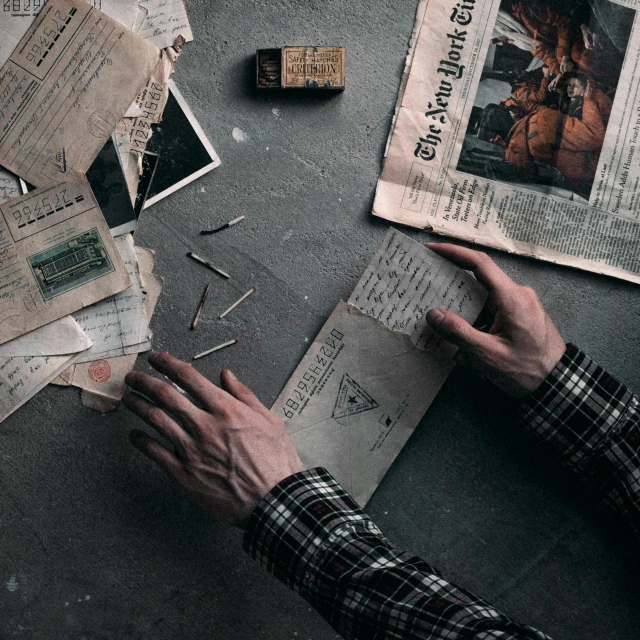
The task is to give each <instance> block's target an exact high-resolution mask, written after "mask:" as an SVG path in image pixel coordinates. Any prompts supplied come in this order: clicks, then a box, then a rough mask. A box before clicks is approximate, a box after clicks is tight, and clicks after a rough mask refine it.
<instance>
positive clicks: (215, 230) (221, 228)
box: [200, 216, 244, 236]
mask: <svg viewBox="0 0 640 640" xmlns="http://www.w3.org/2000/svg"><path fill="white" fill-rule="evenodd" d="M243 220H244V216H239V217H238V218H234V219H233V220H230V221H229V222H227V223H226V224H223V225H222V226H221V227H217V228H216V229H208V230H205V231H201V232H200V235H201V236H208V235H209V234H211V233H218V231H222V230H223V229H228V228H229V227H233V225H234V224H238V222H242V221H243Z"/></svg>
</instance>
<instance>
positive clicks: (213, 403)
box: [122, 352, 303, 528]
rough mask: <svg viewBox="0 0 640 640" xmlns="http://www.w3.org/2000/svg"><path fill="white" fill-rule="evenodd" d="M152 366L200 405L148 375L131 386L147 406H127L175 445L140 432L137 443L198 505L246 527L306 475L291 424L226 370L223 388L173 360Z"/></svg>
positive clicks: (155, 356) (156, 357)
mask: <svg viewBox="0 0 640 640" xmlns="http://www.w3.org/2000/svg"><path fill="white" fill-rule="evenodd" d="M148 359H149V363H150V364H151V366H152V367H153V368H154V369H156V371H159V372H160V373H162V374H164V375H166V376H167V377H168V378H169V379H170V380H172V381H173V382H175V383H176V384H177V385H178V386H179V387H180V388H181V389H184V390H185V391H186V392H187V393H189V395H191V397H192V398H194V399H195V400H196V401H197V402H198V404H199V405H200V407H202V408H200V407H197V406H196V405H195V404H193V403H192V402H191V401H190V400H189V399H188V398H186V397H185V396H183V395H182V394H181V393H180V392H179V391H177V390H176V389H175V388H174V387H172V386H171V385H170V384H168V383H166V382H163V381H162V380H159V379H158V378H154V377H153V376H150V375H148V374H146V373H143V372H141V371H135V372H133V373H129V374H128V375H127V376H126V378H125V382H126V383H127V384H128V385H129V386H130V387H131V388H132V389H135V390H136V391H138V392H140V393H142V394H144V395H145V396H146V397H147V398H149V399H150V400H151V402H148V401H147V400H145V399H143V398H141V397H140V396H138V395H134V394H133V393H129V392H127V393H125V395H124V398H123V399H122V401H123V403H124V405H125V406H126V407H127V409H129V410H130V411H132V412H133V413H135V414H136V415H137V416H139V417H140V418H142V419H143V420H144V421H145V422H146V423H147V424H148V425H149V426H150V427H152V428H153V429H155V430H156V431H157V432H158V433H159V434H160V435H161V436H163V437H164V438H165V439H166V440H168V441H169V442H170V443H171V448H169V447H167V446H165V445H164V444H161V443H160V442H159V441H158V440H156V439H154V438H151V437H149V436H148V435H147V434H146V433H144V432H143V431H139V430H134V431H132V432H131V436H130V437H131V443H132V444H133V445H134V446H135V447H136V448H137V449H138V450H139V451H141V452H142V453H144V454H145V455H146V456H147V457H148V458H150V459H151V460H153V461H154V462H155V463H156V464H157V465H158V466H159V467H160V468H162V469H164V471H166V473H167V474H168V475H169V477H170V478H171V479H172V480H173V481H174V482H175V483H176V484H177V485H178V486H179V487H180V488H181V489H182V490H183V491H184V492H185V493H186V494H187V496H189V497H190V498H192V499H193V500H194V501H195V502H197V503H198V504H200V505H201V506H202V507H204V508H205V509H207V510H208V511H210V512H211V513H212V514H213V515H214V516H216V517H217V518H218V519H220V520H222V521H223V522H227V523H229V524H233V525H236V526H238V527H240V528H244V527H245V526H246V523H247V521H248V519H249V516H250V515H251V513H252V512H253V510H254V509H255V508H256V506H257V505H258V503H259V502H260V500H262V498H263V497H264V496H265V495H266V494H267V493H269V491H270V490H271V489H273V487H275V485H277V484H278V483H279V482H280V481H281V480H284V479H285V478H287V477H288V476H290V475H293V474H294V473H297V472H299V471H302V470H303V466H302V462H301V461H300V458H299V457H298V454H297V453H296V450H295V449H294V447H293V444H292V443H291V440H289V436H288V435H287V432H286V429H285V426H284V423H283V422H282V420H280V419H279V418H278V417H276V415H275V414H273V413H271V411H269V410H268V409H267V408H266V407H265V406H264V405H263V404H262V403H261V402H260V400H258V398H256V396H255V395H254V394H253V392H252V391H251V390H250V389H249V388H248V387H246V386H245V385H243V384H242V383H241V382H239V381H238V380H237V379H236V377H235V376H234V375H233V374H232V373H231V371H229V370H228V369H225V370H224V371H223V372H222V374H221V375H220V379H221V382H222V387H223V388H222V389H220V388H219V387H216V385H214V384H213V383H211V382H209V380H207V378H205V377H204V376H203V375H202V374H200V373H198V371H196V370H195V369H194V368H193V367H191V366H190V365H188V364H187V363H186V362H182V361H180V360H178V359H176V358H174V357H173V356H171V355H169V354H168V353H155V352H152V353H150V354H149V358H148Z"/></svg>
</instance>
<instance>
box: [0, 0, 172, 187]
mask: <svg viewBox="0 0 640 640" xmlns="http://www.w3.org/2000/svg"><path fill="white" fill-rule="evenodd" d="M159 55H160V54H159V51H158V50H157V49H156V48H155V47H154V46H153V45H152V44H150V43H149V42H146V41H145V40H143V39H142V38H140V37H139V36H137V35H136V34H134V33H133V32H131V31H129V30H127V29H126V28H125V27H123V26H122V25H121V24H120V23H118V22H116V21H115V20H113V19H111V18H109V17H108V16H107V15H105V14H104V13H102V12H100V11H98V10H97V9H95V8H93V7H92V6H91V5H90V4H89V3H87V2H85V1H84V0H49V2H47V4H46V5H45V7H44V8H43V9H42V11H41V13H40V14H39V15H38V17H37V18H36V20H35V22H34V23H33V25H32V26H31V27H30V29H29V31H28V32H27V34H26V35H25V36H24V37H23V39H22V41H21V42H20V45H19V46H18V47H17V48H16V50H15V51H14V53H13V54H12V55H11V57H10V58H9V61H8V62H7V63H6V64H5V65H4V66H3V67H2V69H0V164H2V165H3V166H4V167H6V168H7V169H9V170H10V171H12V172H13V173H15V174H16V175H18V176H20V177H21V178H24V179H25V180H26V181H27V182H30V183H31V184H34V185H36V186H49V185H51V184H55V183H57V182H59V181H60V179H61V177H62V176H61V174H66V173H69V172H72V171H77V172H82V173H84V172H85V171H86V170H87V169H88V168H89V166H90V165H91V163H92V162H93V160H94V159H95V157H96V156H97V154H98V152H99V151H100V149H102V147H103V146H104V144H105V142H106V141H107V139H108V138H109V136H110V135H111V133H112V132H113V130H114V129H115V126H116V123H117V122H118V120H119V119H120V118H121V117H122V115H123V114H124V113H125V111H126V110H127V108H128V107H129V106H130V104H131V103H132V101H133V99H134V97H135V96H136V94H137V92H138V90H139V89H140V87H142V85H143V84H144V83H145V82H146V80H147V78H148V77H149V76H150V75H151V72H152V71H153V69H154V67H155V65H156V63H157V62H158V60H159Z"/></svg>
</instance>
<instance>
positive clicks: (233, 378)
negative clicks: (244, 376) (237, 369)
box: [226, 369, 238, 380]
mask: <svg viewBox="0 0 640 640" xmlns="http://www.w3.org/2000/svg"><path fill="white" fill-rule="evenodd" d="M226 371H227V376H228V377H229V378H231V379H232V380H237V379H238V378H236V377H235V376H234V375H233V371H231V369H227V370H226Z"/></svg>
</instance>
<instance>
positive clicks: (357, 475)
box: [272, 230, 487, 506]
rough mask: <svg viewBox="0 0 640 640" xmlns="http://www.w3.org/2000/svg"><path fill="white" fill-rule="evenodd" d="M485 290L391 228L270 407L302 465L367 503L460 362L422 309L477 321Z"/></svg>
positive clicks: (463, 272)
mask: <svg viewBox="0 0 640 640" xmlns="http://www.w3.org/2000/svg"><path fill="white" fill-rule="evenodd" d="M486 296H487V294H486V291H485V290H484V289H483V288H482V287H481V286H480V285H479V284H478V283H477V282H476V281H475V280H474V279H473V278H472V277H471V276H470V275H469V274H467V273H466V272H465V271H462V270H461V269H458V268H457V267H455V266H454V265H452V264H451V263H449V262H447V261H446V260H444V259H443V258H441V257H439V256H437V255H436V254H434V253H433V252H431V251H429V250H428V249H426V248H425V247H423V246H422V245H419V244H418V243H416V242H413V241H412V240H410V239H409V238H407V237H406V236H404V235H403V234H401V233H399V232H397V231H395V230H391V231H389V233H388V234H387V236H386V238H385V240H384V241H383V243H382V245H381V247H380V249H379V251H378V253H377V254H376V256H375V257H374V259H373V260H372V262H371V264H370V265H369V267H368V268H367V270H366V271H365V273H364V275H363V277H362V279H361V280H360V282H359V283H358V285H357V287H356V289H355V291H354V294H353V296H352V297H351V299H350V304H345V303H344V302H340V303H339V304H338V306H337V307H336V308H335V310H334V311H333V313H332V314H331V316H330V318H329V319H328V320H327V322H326V323H325V325H324V327H323V328H322V330H321V331H320V333H319V334H318V336H317V337H316V339H315V340H314V342H313V344H312V345H311V347H310V349H309V351H308V352H307V354H306V355H305V356H304V358H303V360H302V362H301V363H300V365H299V366H298V368H297V369H296V371H295V372H294V374H293V376H292V377H291V379H290V380H289V382H288V383H287V385H286V387H285V388H284V390H283V391H282V393H281V394H280V396H279V397H278V399H277V400H276V402H275V404H274V405H273V407H272V410H273V411H274V412H275V413H276V414H277V415H279V416H280V417H282V418H283V419H284V420H285V423H286V425H287V431H288V433H289V435H290V437H291V439H292V441H293V443H294V446H295V447H296V449H297V451H298V453H299V455H300V457H301V459H302V462H303V463H304V465H305V466H306V467H313V466H323V467H326V468H327V469H328V470H329V471H330V472H331V473H332V474H334V475H335V477H336V478H337V480H338V482H340V483H341V484H342V486H343V487H344V488H345V489H346V490H347V491H349V493H350V494H351V495H352V496H353V497H354V499H355V500H356V501H357V502H358V504H360V505H361V506H364V505H365V504H366V502H367V501H368V500H369V498H370V497H371V495H372V494H373V492H374V491H375V489H376V487H377V486H378V485H379V484H380V482H381V481H382V478H383V477H384V474H385V473H386V472H387V470H388V468H389V466H390V465H391V463H392V462H393V460H394V459H395V458H396V456H397V455H398V453H399V452H400V450H401V449H402V447H403V446H404V444H405V442H406V441H407V439H408V438H409V436H410V435H411V434H412V433H413V431H414V429H415V428H416V426H417V425H418V423H419V422H420V420H421V419H422V416H423V415H424V412H425V411H426V410H427V408H428V407H429V405H430V404H431V402H432V401H433V399H434V398H435V396H436V394H437V393H438V391H439V390H440V387H441V386H442V384H443V383H444V381H445V380H446V379H447V376H448V375H449V373H450V372H451V369H452V368H453V366H454V360H453V358H452V355H453V351H452V350H450V347H448V346H446V345H443V344H441V343H440V342H439V341H438V340H437V339H435V338H434V337H433V335H432V334H431V332H430V331H428V330H426V329H425V325H424V324H423V319H424V314H425V313H426V311H427V310H428V309H430V308H433V307H444V308H449V309H451V310H452V311H455V312H456V313H458V314H460V315H461V316H462V317H464V318H465V319H466V320H468V321H469V322H473V321H474V320H475V318H476V317H477V316H478V314H479V313H480V311H481V310H482V307H483V306H484V303H485V300H486Z"/></svg>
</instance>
